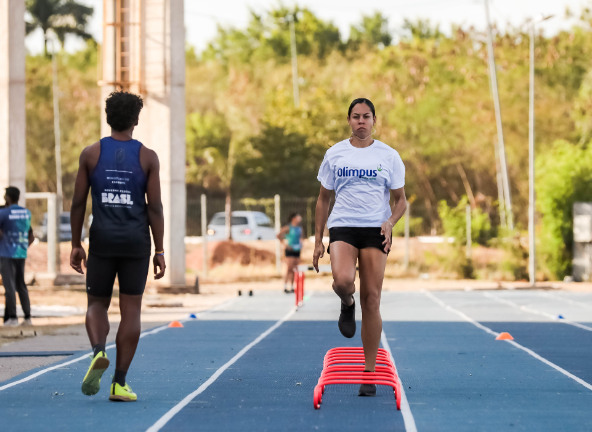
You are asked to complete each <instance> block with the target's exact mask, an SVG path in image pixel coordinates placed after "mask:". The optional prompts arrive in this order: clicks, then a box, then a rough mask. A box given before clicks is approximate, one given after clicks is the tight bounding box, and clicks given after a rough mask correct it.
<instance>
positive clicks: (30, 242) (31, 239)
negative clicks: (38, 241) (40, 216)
mask: <svg viewBox="0 0 592 432" xmlns="http://www.w3.org/2000/svg"><path fill="white" fill-rule="evenodd" d="M34 241H35V236H34V235H33V229H32V228H29V246H31V245H32V244H33V242H34Z"/></svg>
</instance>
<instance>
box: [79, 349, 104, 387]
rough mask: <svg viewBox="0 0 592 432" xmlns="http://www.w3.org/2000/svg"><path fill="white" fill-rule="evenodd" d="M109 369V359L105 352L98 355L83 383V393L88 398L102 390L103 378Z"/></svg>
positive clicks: (93, 360)
mask: <svg viewBox="0 0 592 432" xmlns="http://www.w3.org/2000/svg"><path fill="white" fill-rule="evenodd" d="M108 367H109V359H108V358H107V354H106V353H105V351H101V352H100V353H98V354H97V355H96V356H95V357H94V358H93V359H92V362H91V363H90V367H89V368H88V372H87V373H86V376H85V377H84V380H83V381H82V393H83V394H85V395H87V396H92V395H95V394H97V393H98V392H99V389H100V388H101V377H102V376H103V373H104V372H105V371H106V370H107V368H108Z"/></svg>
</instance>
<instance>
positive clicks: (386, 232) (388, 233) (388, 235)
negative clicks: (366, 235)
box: [380, 220, 394, 253]
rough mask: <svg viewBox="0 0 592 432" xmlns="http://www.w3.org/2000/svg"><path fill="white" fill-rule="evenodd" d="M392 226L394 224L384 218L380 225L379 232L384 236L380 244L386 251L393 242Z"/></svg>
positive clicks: (387, 251) (389, 249)
mask: <svg viewBox="0 0 592 432" xmlns="http://www.w3.org/2000/svg"><path fill="white" fill-rule="evenodd" d="M393 226H394V225H393V223H392V222H391V221H390V220H386V221H384V222H383V223H382V226H381V227H380V234H381V235H383V236H384V241H383V242H382V244H383V245H384V251H385V252H386V253H389V252H390V251H391V246H392V243H393Z"/></svg>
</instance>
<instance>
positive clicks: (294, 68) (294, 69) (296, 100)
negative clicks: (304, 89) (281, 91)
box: [286, 14, 300, 108]
mask: <svg viewBox="0 0 592 432" xmlns="http://www.w3.org/2000/svg"><path fill="white" fill-rule="evenodd" d="M295 18H296V16H295V14H291V15H288V16H287V17H286V19H287V20H288V22H289V23H290V52H291V54H292V87H293V91H294V106H295V107H296V108H298V107H299V106H300V91H299V90H298V53H297V52H296V28H295V25H294V21H295Z"/></svg>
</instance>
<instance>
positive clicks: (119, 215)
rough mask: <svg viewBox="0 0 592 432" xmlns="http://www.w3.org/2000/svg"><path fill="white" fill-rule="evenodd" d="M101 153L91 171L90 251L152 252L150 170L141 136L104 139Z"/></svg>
mask: <svg viewBox="0 0 592 432" xmlns="http://www.w3.org/2000/svg"><path fill="white" fill-rule="evenodd" d="M100 145H101V154H100V156H99V161H98V163H97V166H96V167H95V169H94V170H93V172H92V173H91V174H90V178H89V181H90V188H91V197H92V214H93V220H92V224H91V226H90V230H89V242H90V245H89V253H90V254H93V255H97V256H102V257H128V258H141V257H146V256H150V249H151V242H150V232H149V224H148V212H147V207H146V174H144V170H142V166H141V165H140V148H141V147H142V143H141V142H139V141H137V140H134V139H132V140H129V141H118V140H116V139H113V138H111V137H107V138H103V139H101V141H100Z"/></svg>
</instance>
